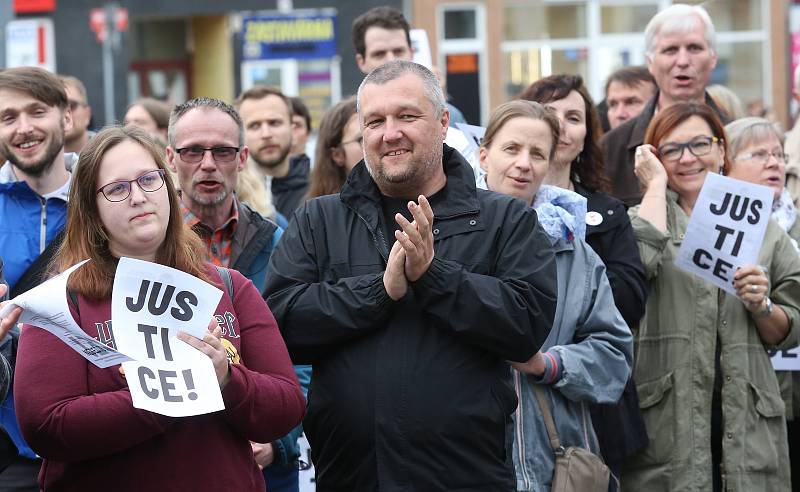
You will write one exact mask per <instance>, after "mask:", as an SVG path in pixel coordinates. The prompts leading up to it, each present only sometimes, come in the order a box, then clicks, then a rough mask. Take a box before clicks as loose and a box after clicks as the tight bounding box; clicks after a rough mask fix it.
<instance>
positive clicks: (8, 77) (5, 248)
mask: <svg viewBox="0 0 800 492" xmlns="http://www.w3.org/2000/svg"><path fill="white" fill-rule="evenodd" d="M70 130H72V113H71V112H70V110H69V105H68V101H67V94H66V91H65V90H64V84H63V83H62V82H61V81H60V80H59V79H58V77H56V76H55V75H53V74H51V73H50V72H48V71H46V70H43V69H40V68H31V67H21V68H9V69H6V70H3V71H0V154H2V155H3V156H4V157H5V158H6V159H7V161H6V163H5V164H3V166H2V167H0V252H2V255H3V261H4V268H5V269H4V272H3V273H4V275H5V278H6V281H7V282H8V286H9V288H10V289H11V292H12V294H13V295H18V294H20V293H21V292H22V291H24V290H27V289H29V288H31V287H33V286H35V285H36V284H37V283H38V282H39V281H40V280H41V277H42V275H43V272H44V270H45V269H46V267H47V263H48V261H47V260H48V259H49V258H50V257H52V255H53V252H54V250H55V245H56V244H57V240H56V242H54V243H53V244H52V245H51V242H53V241H54V239H55V238H56V237H57V236H59V233H60V232H61V230H62V229H63V228H64V224H65V223H66V209H67V196H68V193H69V186H70V178H71V173H70V171H71V169H72V166H73V164H74V163H75V162H77V155H76V154H64V134H65V132H69V131H70ZM40 255H41V258H40ZM13 392H14V389H13V387H12V388H11V390H10V391H9V394H8V396H7V397H6V399H5V400H4V401H3V403H2V406H0V425H2V428H3V431H5V432H4V433H3V435H2V437H0V439H10V440H11V441H13V444H14V445H13V446H10V447H9V448H6V449H11V453H12V454H13V455H14V456H11V457H10V458H11V460H10V461H11V464H10V465H9V466H8V467H7V468H6V469H5V470H4V471H3V472H2V473H0V491H7V490H9V491H10V490H14V491H25V490H31V491H38V490H39V486H38V484H37V475H38V472H39V467H40V463H41V460H39V458H38V457H37V456H36V454H35V453H34V452H33V451H32V450H31V449H30V447H29V446H28V445H27V444H26V443H25V440H24V439H23V438H22V435H21V434H20V431H19V427H18V425H17V419H16V412H15V410H14V400H13ZM2 458H6V457H0V460H2Z"/></svg>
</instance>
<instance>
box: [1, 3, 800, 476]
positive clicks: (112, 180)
mask: <svg viewBox="0 0 800 492" xmlns="http://www.w3.org/2000/svg"><path fill="white" fill-rule="evenodd" d="M645 42H646V53H647V66H646V67H626V68H623V69H621V70H619V71H617V72H615V73H614V74H613V75H612V76H611V77H609V79H608V81H607V83H606V87H605V96H606V97H605V100H604V101H603V102H602V103H600V104H595V102H594V101H593V99H592V97H591V96H590V94H589V92H588V90H587V88H586V86H585V85H584V82H583V80H582V78H581V77H580V76H578V75H574V74H557V75H552V76H548V77H544V78H542V79H540V80H538V81H536V82H534V83H533V84H531V85H530V86H529V87H527V88H526V89H525V90H523V91H522V92H521V93H520V94H519V95H518V96H517V97H516V98H514V99H513V100H511V101H508V102H505V103H503V104H500V105H499V106H497V107H496V108H494V110H493V111H492V112H491V115H490V117H489V118H488V123H487V125H486V128H485V133H484V136H483V139H482V141H481V143H480V145H479V147H478V148H477V150H476V151H475V155H473V156H464V155H462V154H461V153H459V151H457V150H455V149H453V148H451V147H450V146H448V145H446V144H445V140H446V139H447V136H448V133H449V132H451V131H453V129H452V128H451V126H452V124H453V122H454V119H463V116H461V113H460V112H459V111H458V109H457V108H455V107H454V106H453V105H452V104H451V103H450V102H448V100H447V94H446V92H445V90H444V89H443V87H442V85H441V81H440V80H439V78H437V76H436V73H435V71H432V70H431V69H429V68H426V67H423V66H422V65H419V64H416V63H414V62H412V61H410V60H411V57H412V51H411V42H410V37H409V25H408V22H407V21H406V20H405V18H404V17H403V15H402V13H400V12H399V11H397V10H395V9H393V8H389V7H378V8H375V9H372V10H370V11H368V12H367V13H365V14H363V15H362V16H361V17H359V18H358V19H356V21H355V22H354V25H353V43H354V46H355V48H356V53H357V54H356V63H357V65H358V67H359V68H360V69H361V70H362V71H363V72H364V74H365V77H364V79H363V81H362V82H361V84H360V86H359V87H358V90H357V93H356V94H355V95H354V96H353V97H348V98H346V99H344V100H342V101H341V102H338V103H337V104H335V105H334V106H333V107H331V108H330V109H329V110H328V111H327V112H326V113H325V115H324V116H323V117H322V119H321V121H320V122H319V125H318V133H317V138H316V151H315V152H314V155H313V161H312V159H311V157H310V156H308V155H306V153H305V147H306V142H307V139H308V138H309V135H310V133H311V131H312V128H313V125H312V123H313V122H312V121H311V116H310V114H309V112H308V109H307V108H306V107H305V105H304V104H303V101H302V100H300V99H298V98H290V97H287V96H286V95H284V94H283V93H281V92H280V91H279V90H278V89H275V88H271V87H264V86H256V87H252V88H249V89H248V90H246V91H244V92H243V93H242V94H240V95H239V96H238V97H237V98H236V100H235V101H234V102H233V103H232V104H229V103H228V102H225V101H221V100H219V99H214V98H208V97H197V98H194V99H191V100H189V101H186V102H182V103H180V104H177V105H175V106H174V107H170V106H168V105H166V104H165V103H164V102H161V101H158V100H154V99H147V98H145V99H140V100H138V101H136V102H134V103H133V104H131V105H130V106H129V107H128V109H127V111H126V114H125V119H124V125H111V126H108V127H106V128H103V129H99V130H98V131H97V132H94V131H91V130H90V129H89V127H90V121H91V108H90V107H89V105H88V103H87V97H86V89H85V88H84V87H83V84H82V83H81V82H80V81H79V80H78V79H76V78H74V77H69V76H56V75H54V74H51V73H48V72H46V71H44V70H40V69H35V68H14V69H6V70H2V71H0V149H2V155H3V157H4V158H5V160H6V162H5V164H4V165H3V166H2V167H1V168H0V300H2V299H9V298H12V297H15V296H17V295H19V294H22V293H24V292H26V291H28V290H30V289H31V288H34V287H36V286H37V285H40V284H41V283H42V282H44V281H46V280H47V279H48V278H50V277H51V276H53V275H55V274H57V273H59V272H63V271H65V270H66V269H68V268H69V267H71V266H72V265H74V264H76V263H78V262H80V261H81V260H84V259H91V260H92V261H91V262H89V263H87V264H86V265H84V266H83V267H82V268H81V269H79V270H77V271H75V272H74V273H73V274H72V275H71V276H70V278H69V281H68V283H67V292H65V293H64V294H65V296H66V297H67V298H68V306H69V310H70V313H69V314H70V315H71V316H72V318H73V319H74V320H75V322H76V323H77V325H79V326H80V328H81V329H82V330H83V331H84V332H85V333H86V334H88V335H89V336H91V337H93V338H95V339H97V340H98V341H100V342H101V343H104V344H106V345H107V346H109V347H111V348H115V347H116V346H115V341H114V330H113V328H114V327H113V326H112V323H111V298H112V285H113V282H114V277H115V271H116V268H117V263H118V261H119V259H120V258H122V257H130V258H137V259H141V260H146V261H149V262H154V263H157V264H160V265H164V266H168V267H172V268H175V269H178V270H181V271H183V272H186V273H188V274H191V275H193V276H195V277H197V278H200V279H202V280H205V281H207V282H209V283H211V284H214V285H216V286H217V287H219V288H220V290H222V291H223V292H224V294H223V296H222V298H221V300H220V301H219V304H218V305H217V306H216V309H215V313H216V316H214V317H212V319H211V320H210V322H209V325H208V330H207V332H206V333H205V334H204V335H203V336H202V338H195V337H192V336H188V335H180V339H181V340H182V341H184V342H185V343H187V344H189V345H190V346H192V347H194V348H195V349H197V350H198V351H200V352H202V353H203V354H205V355H206V356H208V358H209V359H210V361H211V363H212V365H213V367H214V372H215V375H216V377H217V380H216V384H218V386H219V388H220V390H221V394H222V398H223V401H224V406H225V409H224V410H222V411H218V412H214V413H208V414H204V415H198V416H192V417H166V416H163V415H159V414H156V413H153V412H150V411H148V410H143V409H139V408H134V406H133V403H132V397H131V392H130V391H129V389H128V385H127V381H126V375H125V373H124V371H122V370H121V367H119V366H113V367H109V368H105V369H101V368H99V367H96V366H94V365H93V364H91V363H89V362H88V361H87V360H86V359H84V358H82V357H81V356H79V355H78V354H77V353H76V352H75V351H73V350H72V349H71V348H70V347H69V346H67V345H66V344H64V343H63V342H61V341H60V340H58V339H57V338H55V337H54V336H52V335H51V334H49V333H47V332H46V331H44V330H40V329H37V328H36V327H34V326H31V325H22V326H21V327H20V326H18V321H19V318H20V315H21V308H16V309H14V310H13V311H11V312H10V314H7V315H6V316H5V317H4V318H2V319H0V336H1V337H0V340H2V344H0V399H1V400H2V406H1V407H0V424H2V430H3V432H2V433H1V434H0V441H2V442H0V491H12V490H13V491H31V490H44V491H60V490H76V491H77V490H80V491H91V490H108V489H113V490H235V491H262V492H263V491H264V490H269V491H297V490H298V487H299V485H298V460H299V458H300V450H299V447H298V438H299V437H300V435H301V433H305V435H306V436H307V439H308V442H309V444H310V447H311V456H312V457H313V461H314V466H315V472H316V476H315V483H316V488H317V490H319V491H321V492H322V491H373V490H409V491H415V490H419V491H423V490H425V491H427V490H442V491H445V490H459V491H465V492H466V491H475V492H478V491H480V492H484V491H494V490H497V491H501V490H502V491H509V490H517V491H537V492H538V491H548V490H551V489H553V490H564V491H571V490H575V491H602V492H604V491H615V490H632V491H644V490H647V491H651V490H652V491H676V492H677V491H686V490H698V491H700V490H703V491H705V490H709V491H714V492H716V491H781V490H799V489H800V484H799V483H798V480H800V471H799V470H798V468H799V466H798V463H800V457H798V455H797V453H798V449H799V448H800V432H798V426H797V422H796V416H795V414H796V413H800V381H798V377H797V374H799V373H800V372H794V373H792V372H785V371H776V370H775V369H773V366H772V363H771V360H770V355H769V351H771V350H773V351H774V350H786V349H792V348H794V347H796V346H797V344H798V326H797V325H798V323H800V247H799V246H798V240H800V221H798V217H797V207H798V206H800V143H798V142H800V129H798V128H800V126H798V128H795V129H793V130H792V131H791V132H789V133H788V136H787V135H785V134H784V132H783V131H782V130H781V129H780V128H779V127H777V126H776V125H775V124H774V123H773V122H771V121H768V120H766V119H764V118H760V117H742V116H743V113H742V112H741V104H739V106H738V109H737V101H736V100H735V94H734V95H731V93H726V92H724V90H719V89H713V90H712V89H711V88H710V87H709V80H710V76H711V72H712V70H713V69H714V67H715V65H716V62H717V54H716V51H715V34H714V25H713V22H712V20H711V18H710V17H709V16H708V14H707V12H706V11H705V10H704V9H703V8H702V7H700V6H690V5H673V6H670V7H668V8H666V9H664V10H662V11H660V12H659V13H658V14H656V15H655V16H654V17H653V18H652V19H651V20H650V22H649V23H648V25H647V27H646V29H645ZM796 78H798V79H800V71H799V72H798V74H797V77H796ZM796 82H797V84H796V85H797V87H798V91H800V80H797V81H796ZM723 89H724V88H723ZM798 97H800V93H798ZM471 163H474V164H471ZM712 173H720V174H724V175H726V176H728V177H731V178H735V179H738V180H741V181H744V182H749V183H755V184H760V185H764V186H768V187H769V188H770V189H771V190H772V192H773V193H772V194H773V198H774V200H773V206H772V210H771V214H770V218H769V222H768V224H767V227H766V233H765V236H764V240H763V244H762V246H761V249H760V253H759V256H758V260H757V262H756V263H754V264H750V265H741V266H740V267H739V268H738V269H737V270H736V273H735V275H734V277H733V285H732V287H733V290H734V291H735V294H732V293H729V292H726V291H725V290H723V289H720V288H719V287H717V286H715V285H713V284H711V283H709V282H708V281H706V280H703V279H702V278H701V277H699V276H696V275H693V274H691V273H689V272H687V271H686V270H684V269H682V268H679V267H678V266H676V264H675V260H676V258H677V256H678V251H679V249H680V248H681V244H682V243H683V239H684V235H685V234H686V232H687V226H688V223H689V219H690V217H691V216H692V212H693V209H694V207H695V204H696V203H697V201H698V197H699V196H700V192H701V189H702V187H703V184H704V182H705V180H706V177H707V176H709V175H710V174H712ZM476 176H477V178H476ZM8 302H10V301H7V300H3V302H2V305H3V306H5V305H8ZM223 320H224V322H223ZM117 329H128V328H127V327H122V328H117ZM793 487H794V488H793Z"/></svg>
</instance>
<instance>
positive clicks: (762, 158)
mask: <svg viewBox="0 0 800 492" xmlns="http://www.w3.org/2000/svg"><path fill="white" fill-rule="evenodd" d="M769 156H772V157H774V158H775V160H776V161H778V162H786V158H787V156H786V154H785V153H784V152H783V150H781V149H778V150H772V151H769V150H765V149H761V150H756V151H755V152H750V153H749V154H739V155H737V156H736V157H735V158H734V159H735V160H737V161H748V160H750V159H752V160H753V161H755V162H756V163H757V164H766V163H767V161H768V160H769Z"/></svg>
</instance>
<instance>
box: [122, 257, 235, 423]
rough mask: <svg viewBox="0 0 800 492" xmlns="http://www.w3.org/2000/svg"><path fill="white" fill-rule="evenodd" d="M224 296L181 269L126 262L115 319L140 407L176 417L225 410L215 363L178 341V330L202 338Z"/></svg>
mask: <svg viewBox="0 0 800 492" xmlns="http://www.w3.org/2000/svg"><path fill="white" fill-rule="evenodd" d="M221 297H222V291H220V290H219V289H217V288H216V287H214V286H212V285H210V284H208V283H206V282H204V281H202V280H200V279H198V278H196V277H194V276H192V275H189V274H187V273H184V272H182V271H180V270H175V269H173V268H169V267H165V266H163V265H158V264H156V263H150V262H146V261H141V260H135V259H132V258H122V259H120V261H119V265H118V266H117V273H116V275H115V277H114V291H113V295H112V298H111V319H112V320H113V324H114V337H115V341H116V344H117V349H118V350H119V351H120V352H122V353H123V354H125V355H127V356H129V357H130V358H131V359H133V360H132V361H129V362H125V363H124V364H122V367H123V368H124V370H125V378H126V379H127V381H128V386H129V388H130V391H131V397H132V399H133V406H134V407H136V408H142V409H145V410H149V411H151V412H156V413H160V414H162V415H168V416H171V417H184V416H189V415H200V414H203V413H209V412H214V411H217V410H222V409H223V408H224V404H223V402H222V394H221V393H220V389H219V384H218V383H217V376H216V373H215V371H214V366H213V364H212V363H211V359H209V358H208V356H206V355H205V354H204V353H202V352H200V351H198V350H197V349H195V348H194V347H192V346H190V345H188V344H186V343H184V342H182V341H180V340H178V339H177V338H176V335H177V333H178V331H184V332H187V333H189V334H190V335H192V336H195V337H197V338H202V337H203V334H205V333H206V332H207V330H208V324H209V322H210V321H211V318H212V316H213V315H214V310H215V308H216V306H217V304H218V303H219V300H220V298H221Z"/></svg>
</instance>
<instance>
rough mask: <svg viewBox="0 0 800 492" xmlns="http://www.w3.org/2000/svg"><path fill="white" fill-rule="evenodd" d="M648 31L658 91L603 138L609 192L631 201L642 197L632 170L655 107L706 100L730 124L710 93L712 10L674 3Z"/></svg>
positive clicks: (650, 62)
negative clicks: (642, 108)
mask: <svg viewBox="0 0 800 492" xmlns="http://www.w3.org/2000/svg"><path fill="white" fill-rule="evenodd" d="M644 36H645V43H646V45H647V51H646V53H645V54H646V58H647V69H648V70H649V71H650V73H651V74H652V75H653V77H654V78H655V80H656V85H657V86H658V91H657V92H656V94H655V96H653V98H652V99H651V100H650V101H649V102H648V103H647V105H646V106H645V108H644V110H642V112H641V113H640V114H639V116H637V117H636V118H633V119H631V120H628V121H626V122H625V123H623V124H622V125H620V126H618V127H617V128H615V129H613V130H611V131H610V132H609V133H607V134H606V136H605V137H604V138H603V140H602V142H601V144H602V147H603V157H604V162H605V166H606V175H607V176H608V178H609V180H610V181H611V190H612V191H611V194H612V195H614V196H615V197H616V198H619V199H620V200H622V201H623V202H625V204H626V205H628V206H632V205H636V204H637V203H639V202H640V201H641V199H642V192H641V189H640V185H639V180H638V179H637V178H636V176H635V175H634V174H633V163H634V152H635V150H636V147H638V146H639V145H642V143H643V142H644V134H645V131H646V130H647V126H648V125H649V124H650V120H651V119H652V118H653V115H655V113H656V111H658V110H661V109H665V108H667V107H669V106H671V105H673V104H675V103H678V102H696V103H703V102H705V103H706V104H708V105H709V106H710V107H711V108H712V109H714V111H715V112H716V113H717V114H718V115H719V116H720V118H721V119H723V121H724V122H726V123H727V121H726V118H725V117H724V115H723V113H722V112H721V111H720V110H719V108H718V107H717V106H716V104H715V103H714V101H713V100H712V99H711V97H710V96H709V95H708V94H707V93H706V86H707V85H708V83H709V80H710V78H711V72H712V71H713V70H714V67H716V65H717V52H716V50H715V40H714V37H715V31H714V24H713V23H712V22H711V18H710V17H709V15H708V12H706V10H705V9H704V8H703V7H700V6H696V5H686V4H675V5H672V6H670V7H667V8H666V9H664V10H662V11H661V12H659V13H657V14H656V15H654V16H653V18H652V19H650V22H649V23H648V24H647V27H646V28H645V31H644Z"/></svg>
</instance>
